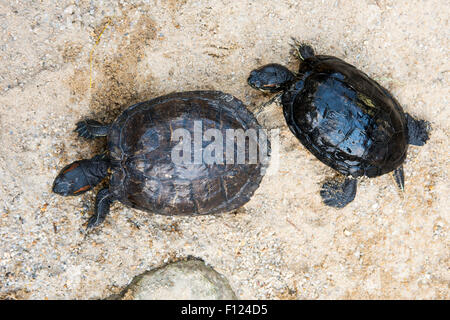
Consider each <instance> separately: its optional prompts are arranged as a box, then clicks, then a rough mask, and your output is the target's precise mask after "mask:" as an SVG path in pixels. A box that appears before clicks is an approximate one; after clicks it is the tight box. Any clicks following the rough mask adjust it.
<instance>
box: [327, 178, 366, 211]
mask: <svg viewBox="0 0 450 320" xmlns="http://www.w3.org/2000/svg"><path fill="white" fill-rule="evenodd" d="M356 186H357V180H356V179H354V178H351V177H346V178H345V180H344V182H342V181H338V179H330V180H327V181H326V182H325V183H324V184H323V185H322V189H321V190H320V196H321V197H322V200H323V202H324V203H325V204H326V205H327V206H330V207H334V208H343V207H345V206H346V205H347V204H349V203H350V202H352V201H353V199H355V195H356Z"/></svg>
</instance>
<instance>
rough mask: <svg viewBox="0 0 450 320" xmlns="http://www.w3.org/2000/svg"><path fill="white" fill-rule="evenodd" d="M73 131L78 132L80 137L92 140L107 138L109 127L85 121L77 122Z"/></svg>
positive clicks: (96, 122)
mask: <svg viewBox="0 0 450 320" xmlns="http://www.w3.org/2000/svg"><path fill="white" fill-rule="evenodd" d="M74 131H76V132H78V135H79V136H80V137H83V138H86V139H94V138H98V137H105V136H107V135H108V131H109V125H105V124H101V123H100V122H98V121H96V120H92V119H87V120H82V121H79V122H78V123H77V127H76V129H75V130H74Z"/></svg>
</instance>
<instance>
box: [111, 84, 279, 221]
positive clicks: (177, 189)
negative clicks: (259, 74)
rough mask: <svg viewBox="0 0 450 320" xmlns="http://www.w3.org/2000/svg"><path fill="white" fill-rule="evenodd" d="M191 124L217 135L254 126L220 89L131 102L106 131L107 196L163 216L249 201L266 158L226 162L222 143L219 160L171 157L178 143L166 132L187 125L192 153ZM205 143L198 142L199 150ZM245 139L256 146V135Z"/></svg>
mask: <svg viewBox="0 0 450 320" xmlns="http://www.w3.org/2000/svg"><path fill="white" fill-rule="evenodd" d="M196 125H197V126H198V125H200V126H201V129H202V131H201V134H203V133H204V132H207V130H208V129H217V130H220V132H221V133H222V135H223V137H226V130H227V129H242V130H247V129H255V130H256V131H258V129H261V127H260V126H259V124H258V122H257V121H256V119H255V118H254V116H253V115H252V114H251V113H250V112H249V111H248V110H247V109H246V107H245V106H244V105H243V103H242V102H241V101H239V100H238V99H236V98H235V97H233V96H231V95H228V94H225V93H222V92H219V91H192V92H182V93H173V94H169V95H166V96H162V97H158V98H156V99H153V100H150V101H146V102H142V103H138V104H135V105H133V106H131V107H129V108H128V109H127V110H125V111H124V112H123V113H122V114H121V115H120V116H119V117H118V118H117V119H116V121H115V122H114V123H113V124H112V125H111V129H110V131H109V134H108V150H109V152H110V159H111V163H112V175H111V181H110V191H111V192H112V193H113V195H114V196H115V197H116V198H117V199H118V200H119V201H120V202H122V203H124V204H126V205H128V206H131V207H134V208H137V209H141V210H144V211H149V212H152V213H157V214H164V215H195V214H212V213H221V212H227V211H231V210H233V209H236V208H238V207H240V206H242V205H243V204H245V203H246V202H248V201H249V199H250V197H251V196H252V194H253V193H254V191H255V190H256V189H257V188H258V186H259V184H260V182H261V179H262V177H263V173H264V170H265V168H266V165H265V164H264V163H265V162H266V161H261V159H259V158H258V161H256V163H249V161H246V162H245V163H244V164H238V163H237V162H238V161H234V162H235V163H233V164H231V163H229V162H225V159H226V158H225V156H226V155H225V150H226V148H225V147H224V148H223V151H224V158H223V159H224V163H223V164H221V163H220V162H219V163H211V162H205V160H204V159H203V157H200V158H201V159H200V161H199V160H195V159H194V156H193V157H192V158H191V160H193V161H191V162H189V161H188V162H181V163H180V161H173V159H172V151H173V149H174V148H175V147H176V146H177V144H178V143H180V140H178V139H175V141H174V140H173V136H172V135H173V133H174V132H175V130H177V129H180V128H182V129H187V130H188V131H187V132H189V134H190V137H191V138H192V137H193V138H192V140H191V144H192V145H191V147H192V150H194V149H195V148H196V146H195V139H196V137H195V136H194V126H196ZM197 128H198V127H197ZM264 137H265V136H264ZM251 138H253V136H251V137H249V139H251ZM200 139H201V136H200ZM233 141H234V140H233ZM209 143H211V141H209V142H208V141H206V142H200V146H201V147H202V149H203V151H204V150H205V148H206V146H207V145H208V144H209ZM252 143H256V144H257V145H258V150H259V147H260V145H259V144H258V143H259V140H258V141H252ZM198 146H199V144H197V148H198ZM247 146H248V145H246V149H245V151H246V155H247V156H248V151H249V150H248V148H247ZM268 148H270V146H269V145H268ZM234 149H235V150H234V151H233V154H232V156H234V157H235V156H236V155H237V154H236V148H234ZM234 159H235V160H236V158H234ZM246 159H247V158H246ZM263 162H264V163H263Z"/></svg>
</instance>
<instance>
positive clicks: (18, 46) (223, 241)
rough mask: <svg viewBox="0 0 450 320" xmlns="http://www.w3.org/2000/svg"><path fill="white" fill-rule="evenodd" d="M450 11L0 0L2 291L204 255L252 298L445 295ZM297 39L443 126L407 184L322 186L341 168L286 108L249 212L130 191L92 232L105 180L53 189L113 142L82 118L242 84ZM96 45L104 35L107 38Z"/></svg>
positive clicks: (116, 284)
mask: <svg viewBox="0 0 450 320" xmlns="http://www.w3.org/2000/svg"><path fill="white" fill-rule="evenodd" d="M448 17H449V10H448V4H447V3H446V1H440V0H434V1H431V0H430V1H384V0H378V1H370V0H367V1H342V0H341V1H339V0H332V1H326V0H323V1H286V0H280V1H250V0H248V1H244V0H242V1H231V0H223V1H219V0H213V1H173V0H172V1H158V2H153V1H118V2H116V1H111V2H109V1H83V0H80V1H58V2H57V3H55V2H53V1H39V2H35V3H31V2H29V1H24V0H18V1H14V2H12V1H11V2H5V1H3V2H2V3H1V4H0V27H1V30H0V32H1V33H0V34H1V41H0V108H1V109H0V127H1V130H0V139H1V141H2V143H1V146H0V238H1V246H0V297H1V298H11V299H99V298H105V297H108V296H110V295H112V294H116V293H118V292H120V291H121V289H123V288H124V287H125V286H126V285H127V284H128V283H129V282H130V281H131V280H132V279H133V277H134V276H136V275H138V274H140V273H142V272H144V271H145V270H150V269H153V268H157V267H159V266H161V265H163V264H165V263H167V262H170V261H176V260H178V259H181V258H184V257H187V256H194V257H198V258H201V259H203V260H204V261H205V262H206V263H208V264H209V265H210V266H212V267H213V268H214V269H215V270H216V271H217V272H219V273H220V274H222V275H223V276H225V277H226V278H227V279H228V281H229V283H230V285H231V287H232V289H233V291H234V292H235V293H236V295H237V297H238V298H240V299H364V298H370V299H385V298H388V299H449V298H450V292H449V281H450V272H449V265H450V263H449V253H450V250H449V244H450V241H449V234H448V232H449V197H448V194H449V191H450V188H449V182H448V179H449V177H448V172H449V150H450V148H449V146H448V143H449V140H448V135H449V123H450V121H449V108H448V98H449V72H448V71H449V70H450V68H449V46H448V38H449V33H450V32H449V27H448ZM291 37H295V38H297V39H299V40H301V41H306V42H307V43H309V44H311V45H312V46H314V48H315V50H316V52H317V53H321V54H332V55H335V56H337V57H340V58H342V59H344V60H346V61H348V62H349V63H351V64H354V65H355V66H357V67H358V68H360V69H361V70H363V71H364V72H366V73H367V74H369V75H370V76H371V77H373V78H374V79H376V80H377V81H379V82H380V83H381V84H382V85H384V86H385V87H386V88H388V89H389V90H391V91H392V93H393V94H394V95H395V97H396V98H397V99H398V100H399V101H400V103H401V104H402V105H403V107H404V109H405V110H406V111H407V112H409V113H410V114H412V115H414V116H415V117H417V118H422V119H426V120H428V121H429V122H430V123H431V126H432V133H431V138H430V140H429V142H428V143H427V144H426V145H425V146H424V147H410V149H409V154H408V159H407V161H406V163H405V178H406V188H405V192H404V193H402V192H400V191H399V190H398V189H397V188H396V186H395V184H394V182H393V179H392V177H391V176H390V175H385V176H382V177H379V178H375V179H363V180H362V181H361V182H360V183H359V185H358V193H357V196H356V199H355V200H354V201H353V202H352V203H351V204H349V205H348V206H347V207H345V208H344V209H341V210H336V209H332V208H329V207H326V206H324V205H323V204H322V202H321V199H320V196H319V189H320V186H321V184H322V182H323V181H324V180H325V179H326V178H327V177H330V176H333V175H334V173H333V171H332V170H331V169H329V168H328V167H326V166H325V165H323V164H322V163H320V162H319V161H318V160H316V159H315V158H314V156H312V155H311V154H310V153H309V152H308V151H307V150H306V149H305V148H304V147H303V146H302V145H301V144H300V143H299V142H298V141H297V140H296V139H295V138H294V137H293V135H292V134H291V133H290V131H289V129H288V128H287V126H286V124H285V121H284V119H283V117H282V114H281V109H280V108H279V107H278V106H277V105H276V104H273V105H270V106H268V107H267V108H266V109H265V110H264V112H263V113H261V114H260V116H259V118H258V119H259V120H260V122H261V124H263V126H264V127H265V128H266V129H273V128H278V129H279V130H280V167H279V170H278V171H277V172H276V173H275V174H272V175H267V176H266V177H264V179H263V181H262V184H261V186H260V188H259V189H258V190H257V192H256V193H255V195H254V196H253V198H252V200H251V201H250V202H249V203H248V204H247V205H246V206H245V207H243V208H241V209H240V210H238V212H237V213H233V214H224V215H218V216H207V217H195V218H192V217H181V218H180V217H164V216H156V215H154V216H152V215H149V214H146V213H144V212H140V211H137V210H133V209H130V208H127V207H124V206H123V205H121V204H119V203H115V204H114V205H113V207H112V211H111V215H110V216H109V217H108V218H107V220H106V222H105V223H104V225H103V226H102V227H101V228H98V229H96V230H94V231H91V232H88V233H86V231H85V229H84V226H83V224H85V223H86V221H87V219H88V217H89V216H90V215H91V214H92V209H93V202H92V201H93V198H94V195H95V193H94V192H89V193H86V194H84V195H83V196H81V197H71V198H63V197H60V196H57V195H55V194H52V193H51V186H52V182H53V179H54V178H55V176H56V175H57V173H58V172H59V170H60V169H61V168H62V167H63V166H64V165H65V164H67V163H70V162H72V161H73V160H76V159H82V158H88V157H91V156H93V155H94V154H96V153H98V152H100V151H101V150H102V149H103V148H104V140H102V139H99V140H98V141H94V142H88V141H86V140H83V139H78V138H77V136H76V134H75V133H74V132H72V130H73V129H74V128H75V123H76V122H77V121H78V120H79V119H82V118H87V117H91V118H95V119H97V120H100V121H111V120H113V119H114V118H115V117H116V116H117V115H118V114H120V112H121V111H122V110H124V109H125V108H126V107H127V106H129V105H131V104H133V103H135V102H138V101H143V100H146V99H150V98H153V97H157V96H159V95H162V94H166V93H170V92H174V91H183V90H196V89H214V90H222V91H225V92H227V93H230V94H232V95H234V96H236V97H238V98H239V99H241V100H242V101H243V102H244V103H245V104H246V105H248V107H249V109H251V110H255V108H257V106H259V105H260V104H262V103H263V102H265V101H267V100H268V99H269V98H270V97H269V96H264V95H263V94H261V93H260V92H258V91H255V90H253V89H251V88H250V87H249V86H247V84H246V78H247V76H248V74H249V72H250V71H251V70H252V69H253V68H256V67H258V66H260V65H262V64H265V63H270V62H277V63H281V64H283V65H286V66H288V67H289V68H291V69H292V70H295V69H296V68H297V67H298V61H297V60H296V59H295V57H294V56H293V55H292V50H291V47H290V43H291V42H292V41H291ZM96 43H98V44H97V45H96Z"/></svg>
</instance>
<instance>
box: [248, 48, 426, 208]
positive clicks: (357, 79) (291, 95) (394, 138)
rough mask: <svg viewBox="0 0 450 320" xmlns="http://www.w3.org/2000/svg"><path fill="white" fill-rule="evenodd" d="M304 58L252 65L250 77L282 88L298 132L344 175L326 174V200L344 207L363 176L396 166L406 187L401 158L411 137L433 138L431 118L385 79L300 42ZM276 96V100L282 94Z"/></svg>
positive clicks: (416, 141)
mask: <svg viewBox="0 0 450 320" xmlns="http://www.w3.org/2000/svg"><path fill="white" fill-rule="evenodd" d="M296 48H297V51H298V56H299V58H300V60H301V63H300V68H299V71H298V72H297V73H292V72H290V71H289V70H288V69H287V68H285V67H284V66H281V65H279V64H269V65H265V66H262V67H260V68H258V69H256V70H253V71H252V72H251V74H250V76H249V78H248V83H249V85H250V86H252V87H253V88H255V89H259V90H261V91H267V92H281V94H279V95H278V96H276V97H275V98H279V97H280V96H281V103H282V106H283V113H284V117H285V119H286V122H287V124H288V126H289V128H290V130H291V131H292V132H293V134H294V135H295V136H296V137H297V138H298V139H299V140H300V142H301V143H302V144H303V145H304V146H305V147H306V148H307V149H308V150H309V151H310V152H311V153H312V154H314V155H315V156H316V157H317V158H318V159H319V160H320V161H322V162H323V163H325V164H327V165H328V166H330V167H331V168H333V169H335V170H337V171H338V172H340V173H341V174H342V175H344V176H345V180H344V181H342V180H341V179H332V180H328V181H326V182H325V183H324V184H323V186H322V189H321V192H320V194H321V196H322V199H323V201H324V202H325V203H326V204H327V205H330V206H333V207H338V208H341V207H344V206H345V205H347V204H348V203H349V202H351V201H352V200H353V199H354V197H355V194H356V185H357V181H356V179H355V178H357V177H360V176H367V177H376V176H380V175H383V174H385V173H388V172H391V171H394V177H395V180H396V182H397V184H398V185H399V187H400V188H401V189H402V190H403V188H404V174H403V167H402V163H403V162H404V160H405V158H406V154H407V150H408V144H412V145H417V146H421V145H424V144H425V142H426V141H427V140H428V129H429V124H428V122H426V121H424V120H416V119H414V118H413V117H412V116H410V115H409V114H407V113H404V112H403V109H402V107H401V106H400V104H399V103H398V102H397V100H396V99H395V98H394V97H393V96H392V95H391V94H390V93H389V92H388V91H387V90H386V89H385V88H383V87H382V86H381V85H380V84H378V83H377V82H376V81H374V80H373V79H371V78H370V77H369V76H367V75H366V74H365V73H363V72H362V71H360V70H358V69H357V68H356V67H354V66H352V65H350V64H348V63H346V62H344V61H343V60H341V59H339V58H336V57H332V56H326V55H315V54H314V51H313V49H312V48H311V47H310V46H308V45H302V44H299V43H296ZM275 98H274V100H275Z"/></svg>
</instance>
